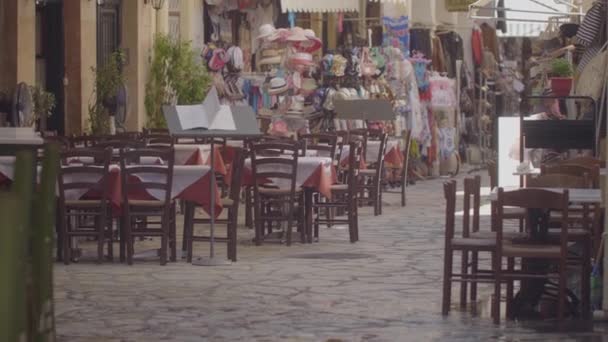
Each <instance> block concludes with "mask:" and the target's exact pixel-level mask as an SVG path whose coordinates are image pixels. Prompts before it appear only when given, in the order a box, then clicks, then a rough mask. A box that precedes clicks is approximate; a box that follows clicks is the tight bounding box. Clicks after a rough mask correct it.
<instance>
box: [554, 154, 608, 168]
mask: <svg viewBox="0 0 608 342" xmlns="http://www.w3.org/2000/svg"><path fill="white" fill-rule="evenodd" d="M557 164H572V165H585V166H597V167H599V168H600V169H601V168H605V167H606V161H605V160H601V159H597V158H594V157H588V156H580V157H574V158H570V159H566V160H562V161H559V162H557Z"/></svg>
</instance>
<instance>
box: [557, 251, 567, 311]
mask: <svg viewBox="0 0 608 342" xmlns="http://www.w3.org/2000/svg"><path fill="white" fill-rule="evenodd" d="M564 259H565V258H562V259H560V262H559V284H558V290H557V320H558V321H560V322H561V321H563V320H564V316H565V315H564V313H565V308H566V260H564Z"/></svg>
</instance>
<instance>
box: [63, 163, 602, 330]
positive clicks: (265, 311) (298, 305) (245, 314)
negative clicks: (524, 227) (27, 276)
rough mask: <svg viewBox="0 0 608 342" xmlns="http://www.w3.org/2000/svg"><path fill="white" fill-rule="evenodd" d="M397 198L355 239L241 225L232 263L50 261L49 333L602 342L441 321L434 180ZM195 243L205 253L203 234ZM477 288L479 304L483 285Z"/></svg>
mask: <svg viewBox="0 0 608 342" xmlns="http://www.w3.org/2000/svg"><path fill="white" fill-rule="evenodd" d="M484 176H485V174H484ZM462 177H463V176H461V177H459V180H461V179H462ZM487 182H488V180H487V177H485V178H484V183H487ZM459 186H461V183H460V182H459ZM398 197H399V196H398V195H397V194H386V196H385V201H386V202H387V203H386V205H385V207H384V214H383V215H382V216H379V217H374V216H373V215H372V213H371V210H370V208H363V209H362V210H361V211H360V224H359V226H360V242H358V243H356V244H350V243H349V242H348V232H347V230H346V229H339V228H332V229H327V228H325V227H322V230H321V234H320V236H321V241H320V242H319V243H315V244H313V245H300V244H295V245H293V246H292V247H286V246H283V245H279V244H265V245H264V246H261V247H255V246H253V245H252V244H251V243H250V242H248V241H251V237H252V235H253V234H252V232H251V231H249V230H248V229H246V228H244V227H242V228H240V231H239V234H240V240H241V243H240V245H239V249H238V253H239V254H238V257H239V261H238V262H237V263H235V264H232V265H230V266H225V267H196V266H192V265H190V264H187V263H186V262H185V261H183V260H180V261H179V262H177V263H170V264H169V265H168V266H166V267H161V266H159V265H158V261H157V260H156V259H154V260H152V259H151V260H150V261H147V260H137V259H136V260H135V263H134V265H133V266H127V265H124V264H120V263H118V262H115V263H114V264H110V263H106V264H102V265H97V264H95V263H94V262H93V261H89V260H83V261H81V262H80V263H77V264H71V265H69V266H64V265H63V264H56V268H55V277H56V282H55V284H56V289H55V293H56V314H57V330H58V334H59V340H60V341H160V340H164V341H203V340H204V341H489V340H500V341H608V336H606V337H604V336H603V330H604V327H603V325H602V324H596V326H595V329H594V330H592V331H586V332H585V331H583V332H577V333H574V332H564V333H556V332H555V331H556V329H554V327H551V326H550V327H544V328H541V327H538V326H536V327H529V328H526V327H522V326H520V325H516V326H512V325H510V326H501V327H498V328H497V327H495V326H494V325H493V324H492V322H491V319H490V318H489V317H487V315H485V314H484V313H483V312H484V311H485V310H484V307H487V306H488V305H487V304H483V305H482V304H480V307H482V310H481V312H482V314H481V317H477V318H475V317H473V315H471V314H470V313H460V312H458V311H456V310H454V311H453V312H452V313H451V314H450V316H449V317H447V318H443V317H442V316H441V314H440V303H441V283H442V263H443V224H444V217H443V215H444V200H443V190H442V180H440V179H438V180H430V181H426V182H420V183H418V184H416V185H415V186H412V187H410V188H409V191H408V206H407V207H405V208H402V207H401V206H400V205H399V204H398V203H399V199H398ZM459 201H460V198H459ZM484 221H485V222H487V221H488V218H487V217H485V218H484ZM241 222H242V221H241ZM178 233H181V229H178ZM146 243H148V242H146ZM217 246H218V248H217V249H218V251H219V253H220V257H224V255H225V254H224V253H225V245H223V244H218V245H217ZM136 248H137V245H136ZM195 248H196V250H195V251H196V254H205V253H207V245H206V244H204V243H199V244H197V245H196V247H195ZM139 250H141V247H140V248H139ZM481 292H482V294H483V296H482V298H483V300H484V302H483V303H487V301H488V295H489V293H490V292H489V289H488V288H487V287H482V288H481ZM454 293H456V295H455V296H453V303H455V304H456V305H457V304H458V298H457V297H458V296H457V292H454Z"/></svg>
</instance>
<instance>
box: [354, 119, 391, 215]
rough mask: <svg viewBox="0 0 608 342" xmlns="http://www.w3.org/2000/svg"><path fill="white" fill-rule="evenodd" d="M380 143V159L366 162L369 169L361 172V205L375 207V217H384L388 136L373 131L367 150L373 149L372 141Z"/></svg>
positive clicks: (370, 133) (370, 134)
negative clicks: (383, 203)
mask: <svg viewBox="0 0 608 342" xmlns="http://www.w3.org/2000/svg"><path fill="white" fill-rule="evenodd" d="M372 140H373V141H379V142H380V143H379V144H378V147H377V148H378V159H377V160H365V162H366V163H367V165H368V168H366V169H364V170H361V178H362V179H361V184H360V185H359V191H360V192H361V198H359V203H361V202H363V203H371V204H372V206H373V207H374V216H378V215H382V179H383V178H384V155H385V154H386V153H385V152H386V143H387V141H388V134H386V133H383V132H377V131H371V130H370V132H369V138H368V140H367V143H366V145H367V148H368V149H369V148H371V146H370V141H372Z"/></svg>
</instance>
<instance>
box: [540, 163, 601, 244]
mask: <svg viewBox="0 0 608 342" xmlns="http://www.w3.org/2000/svg"><path fill="white" fill-rule="evenodd" d="M549 174H562V175H571V176H579V177H580V176H582V175H586V177H587V179H588V183H589V185H588V186H583V188H588V187H591V188H594V189H599V187H600V166H599V165H598V164H596V163H591V164H586V165H585V164H571V163H569V162H567V163H566V162H564V163H559V164H553V165H542V166H541V175H549ZM570 188H572V187H570ZM600 210H601V206H600V205H599V204H595V205H590V204H583V205H578V204H577V205H573V206H571V207H570V215H569V217H570V219H571V221H575V222H578V223H579V225H584V226H588V223H589V220H588V219H587V217H583V216H584V215H587V214H588V213H591V212H593V213H594V222H593V224H592V225H591V227H592V229H593V237H592V239H591V240H592V241H594V244H593V252H594V254H595V252H597V250H598V248H599V241H600V240H601V231H602V230H603V229H601V223H600V222H599V220H600V213H599V212H600ZM585 228H588V227H585Z"/></svg>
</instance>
